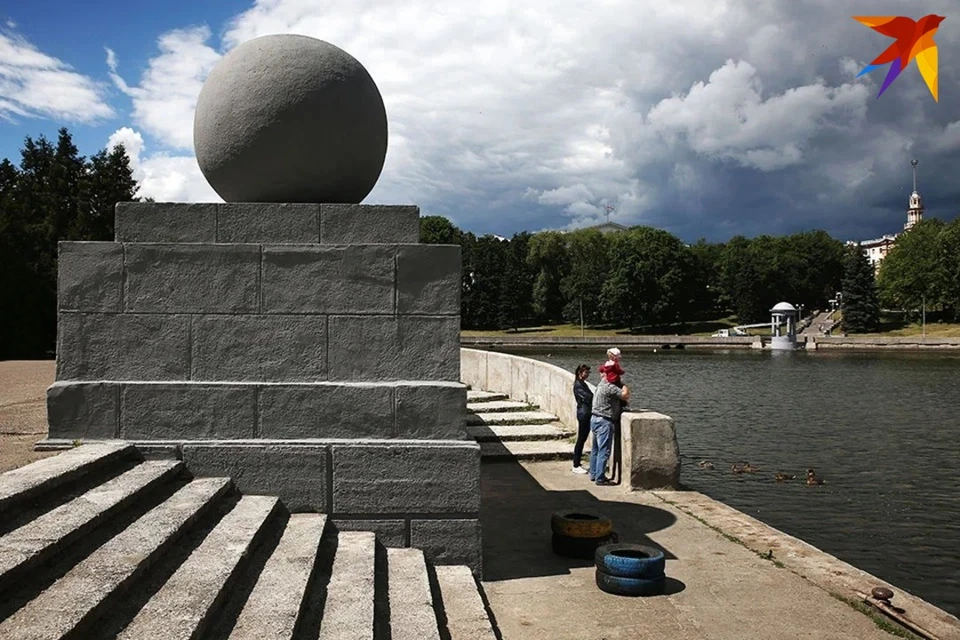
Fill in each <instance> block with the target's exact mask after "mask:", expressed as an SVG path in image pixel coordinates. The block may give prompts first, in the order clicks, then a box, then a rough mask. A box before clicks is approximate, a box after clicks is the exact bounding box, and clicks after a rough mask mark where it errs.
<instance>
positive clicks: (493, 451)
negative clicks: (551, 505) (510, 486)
mask: <svg viewBox="0 0 960 640" xmlns="http://www.w3.org/2000/svg"><path fill="white" fill-rule="evenodd" d="M588 452H589V449H586V450H585V451H584V454H586V453H588ZM480 455H481V456H482V457H483V458H488V459H503V460H564V459H568V458H571V457H572V456H573V444H572V443H571V442H570V441H569V440H538V441H517V442H511V441H507V442H503V441H499V442H481V443H480Z"/></svg>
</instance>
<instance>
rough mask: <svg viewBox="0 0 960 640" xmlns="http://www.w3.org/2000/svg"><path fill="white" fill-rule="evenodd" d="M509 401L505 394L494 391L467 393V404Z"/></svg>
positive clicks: (472, 391)
mask: <svg viewBox="0 0 960 640" xmlns="http://www.w3.org/2000/svg"><path fill="white" fill-rule="evenodd" d="M468 389H469V387H468ZM509 399H510V396H509V395H507V394H506V393H497V392H496V391H480V390H469V391H467V402H468V403H479V402H496V401H499V400H509Z"/></svg>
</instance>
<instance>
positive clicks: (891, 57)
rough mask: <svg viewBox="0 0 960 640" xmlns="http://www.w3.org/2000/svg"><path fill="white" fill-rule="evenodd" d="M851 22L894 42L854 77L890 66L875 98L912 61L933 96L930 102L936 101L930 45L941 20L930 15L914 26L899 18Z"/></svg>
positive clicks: (933, 51) (858, 18)
mask: <svg viewBox="0 0 960 640" xmlns="http://www.w3.org/2000/svg"><path fill="white" fill-rule="evenodd" d="M853 19H854V20H856V21H857V22H860V23H862V24H865V25H867V26H868V27H870V28H871V29H873V30H874V31H876V32H878V33H882V34H883V35H885V36H888V37H890V38H896V39H897V41H896V42H894V43H893V44H892V45H890V46H889V47H888V48H887V50H886V51H884V52H883V53H881V54H880V55H879V56H877V58H876V60H874V61H873V62H871V63H870V64H869V65H867V68H866V69H864V70H863V71H861V72H860V73H858V74H857V77H858V78H859V77H860V76H862V75H863V74H865V73H869V72H871V71H873V70H874V69H876V68H877V67H879V66H882V65H885V64H887V63H888V62H892V63H893V64H892V65H890V71H889V72H887V78H886V80H884V81H883V86H882V87H880V93H878V94H877V97H878V98H879V97H880V96H882V95H883V92H884V91H886V90H887V87H889V86H890V83H892V82H893V81H894V80H896V79H897V76H899V75H900V72H901V71H903V70H904V69H906V68H907V65H909V64H910V61H911V60H913V59H914V58H916V59H917V67H919V68H920V75H922V76H923V79H924V81H925V82H926V83H927V87H928V88H929V89H930V93H932V94H933V99H934V100H936V101H937V102H939V101H940V98H939V96H938V93H939V84H938V83H937V77H938V74H937V43H936V42H934V41H933V36H934V34H936V33H937V29H938V28H939V27H940V23H941V22H943V20H944V17H943V16H938V15H934V14H930V15H929V16H924V17H922V18H920V20H918V21H917V22H914V21H913V20H911V19H910V18H904V17H903V16H899V17H896V16H853Z"/></svg>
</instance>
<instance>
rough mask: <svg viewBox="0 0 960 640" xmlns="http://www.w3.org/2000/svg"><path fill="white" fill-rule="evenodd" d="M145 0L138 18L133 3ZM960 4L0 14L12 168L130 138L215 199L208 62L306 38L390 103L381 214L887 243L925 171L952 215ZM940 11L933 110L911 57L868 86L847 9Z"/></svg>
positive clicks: (360, 0) (110, 2) (296, 2)
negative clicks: (404, 208) (203, 167)
mask: <svg viewBox="0 0 960 640" xmlns="http://www.w3.org/2000/svg"><path fill="white" fill-rule="evenodd" d="M133 5H139V6H133ZM958 7H960V5H958V4H957V3H956V2H955V0H954V1H951V0H929V1H920V2H918V1H916V0H912V1H909V2H908V1H903V2H894V1H886V2H883V1H881V2H877V1H875V0H871V1H869V2H867V1H866V0H862V1H857V2H845V1H843V0H763V1H761V0H683V1H682V2H681V1H677V2H660V1H649V0H595V1H593V2H583V1H582V0H577V1H575V2H574V1H569V0H551V1H550V2H547V1H546V0H540V1H531V2H526V3H521V2H506V1H505V0H484V1H483V2H476V1H475V0H471V1H463V0H445V1H444V2H437V1H432V0H376V1H374V0H349V1H347V2H342V1H341V2H324V1H322V0H321V1H318V0H256V2H253V3H252V4H251V2H250V1H249V0H248V1H246V2H239V1H234V0H208V1H205V2H195V1H193V0H168V1H167V2H165V3H145V2H143V3H124V2H120V1H119V0H87V1H85V2H77V1H76V0H32V1H31V2H30V3H26V2H16V3H13V2H10V3H4V4H3V5H2V7H0V157H9V158H11V159H12V160H14V161H17V160H18V158H19V149H20V147H21V144H22V141H23V139H24V137H25V136H28V135H29V136H33V137H36V136H38V135H40V134H45V135H47V136H48V137H51V138H54V137H55V136H56V130H57V128H58V127H60V126H67V127H68V128H69V129H70V130H71V132H73V134H74V136H75V139H76V141H77V143H78V145H79V146H80V149H81V152H82V153H85V154H91V153H94V152H96V151H97V150H98V149H101V148H103V147H104V146H107V145H110V144H114V143H116V142H118V141H119V142H123V143H124V144H125V145H126V147H127V150H128V151H129V152H130V153H131V155H132V156H133V160H134V164H135V167H136V171H137V177H138V179H139V180H140V181H141V185H142V187H141V195H145V196H152V197H153V198H155V199H157V200H161V201H164V200H171V201H172V200H176V201H219V197H218V196H217V195H216V193H215V192H214V191H213V190H212V189H211V188H210V187H209V186H208V185H207V183H206V181H205V180H204V178H203V176H202V175H201V173H200V170H199V168H198V166H197V164H196V161H195V159H194V156H193V144H192V132H193V112H194V106H195V103H196V99H197V95H198V94H199V92H200V88H201V86H202V84H203V80H204V78H205V77H206V76H207V74H208V73H209V72H210V70H211V68H213V67H214V66H215V65H216V64H217V61H218V60H219V59H220V58H221V57H222V56H223V55H224V54H225V53H226V52H228V51H229V50H231V49H232V48H234V47H235V46H237V45H238V44H239V43H242V42H245V41H247V40H250V39H252V38H255V37H258V36H262V35H268V34H276V33H297V34H303V35H309V36H313V37H317V38H320V39H323V40H327V41H328V42H331V43H333V44H335V45H337V46H339V47H341V48H343V49H345V50H347V51H348V52H350V53H351V54H352V55H353V56H354V57H356V58H357V59H358V60H360V62H361V63H363V65H364V66H365V67H366V68H367V70H368V71H369V72H370V73H371V75H372V76H373V78H374V80H375V81H376V82H377V84H378V86H379V88H380V92H381V93H382V95H383V98H384V103H385V105H386V109H387V116H388V120H389V127H390V141H389V149H388V152H387V159H386V164H385V166H384V170H383V173H382V175H381V177H380V181H379V183H378V184H377V186H376V188H375V189H374V191H373V192H372V193H371V194H370V196H368V198H367V200H366V202H368V203H400V204H403V203H415V204H419V205H420V207H421V212H422V214H424V215H428V214H436V215H444V216H447V217H449V218H451V219H452V220H453V221H454V222H455V223H456V224H457V225H459V226H461V227H462V228H465V229H469V230H471V231H474V232H476V233H497V234H501V235H510V234H512V233H514V232H517V231H521V230H530V231H537V230H540V229H545V228H556V229H563V228H567V229H569V228H577V227H582V226H587V225H590V224H596V223H598V222H601V221H602V220H603V219H604V213H603V212H604V206H605V205H606V204H608V203H609V204H611V205H613V206H614V207H615V209H616V210H615V212H614V214H613V216H612V220H614V221H616V222H620V223H622V224H628V225H632V224H646V225H651V226H656V227H660V228H663V229H667V230H668V231H671V232H673V233H675V234H677V235H678V236H680V237H681V238H683V239H684V240H686V241H694V240H696V239H697V238H700V237H704V238H707V239H708V240H711V241H722V240H726V239H728V238H730V237H731V236H733V235H735V234H744V235H747V236H755V235H759V234H763V233H772V234H781V233H792V232H795V231H801V230H805V229H814V228H820V229H825V230H827V231H828V232H830V233H831V234H832V235H834V236H835V237H838V238H841V239H850V238H871V237H875V236H878V235H881V234H883V233H891V232H896V231H898V230H900V229H901V228H902V225H903V221H904V220H905V215H906V214H905V209H906V202H907V197H908V196H909V193H910V190H911V168H910V159H911V158H912V157H917V158H919V160H920V180H919V182H920V191H921V192H922V193H923V195H924V198H925V201H926V204H927V216H933V217H939V218H943V219H945V220H950V219H952V218H953V217H954V216H955V215H956V213H957V212H958V211H960V181H958V180H956V176H957V175H958V172H960V11H957V10H956V9H957V8H958ZM929 13H938V14H940V15H944V16H946V20H945V21H944V22H943V24H942V25H941V26H940V30H939V32H938V33H937V35H936V42H937V43H938V45H939V54H940V55H939V58H940V102H939V103H936V102H934V100H933V98H932V96H931V95H930V92H929V91H928V89H927V87H926V85H925V84H924V82H923V79H922V78H921V76H920V73H919V71H918V69H917V67H916V63H912V64H911V67H910V68H909V69H907V70H905V71H904V72H903V73H902V74H901V75H900V77H899V78H898V79H897V80H896V81H895V82H894V83H893V85H891V87H890V88H889V89H888V90H887V92H886V93H884V95H883V96H882V97H881V98H880V99H877V97H876V96H877V92H878V90H879V87H880V85H881V83H882V81H883V79H884V76H885V75H886V68H884V69H878V70H876V71H874V72H872V73H870V74H867V75H866V76H863V77H861V78H855V76H856V75H857V73H858V72H859V71H860V70H861V69H862V68H863V67H865V66H866V65H867V64H868V63H869V62H870V61H871V60H872V59H873V58H874V57H876V56H877V55H879V54H880V53H881V52H882V51H883V50H884V49H885V48H886V47H887V46H889V45H890V44H891V43H892V42H893V41H892V40H891V39H888V38H887V37H885V36H883V35H881V34H878V33H876V32H874V31H872V30H870V29H869V28H867V27H865V26H863V25H861V24H860V23H858V22H856V21H854V20H852V19H851V16H852V15H905V16H908V17H911V18H914V19H919V18H920V17H922V16H923V15H925V14H929Z"/></svg>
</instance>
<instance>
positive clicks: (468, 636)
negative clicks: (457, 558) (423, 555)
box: [435, 566, 497, 640]
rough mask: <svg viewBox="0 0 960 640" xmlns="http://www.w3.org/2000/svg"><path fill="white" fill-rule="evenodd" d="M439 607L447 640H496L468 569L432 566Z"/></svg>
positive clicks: (477, 587)
mask: <svg viewBox="0 0 960 640" xmlns="http://www.w3.org/2000/svg"><path fill="white" fill-rule="evenodd" d="M435 570H436V574H437V584H438V586H439V588H440V603H438V604H439V607H440V608H441V609H442V610H443V616H444V618H445V619H446V628H447V633H448V634H449V638H450V640H496V638H497V635H496V633H494V630H493V625H492V624H491V623H490V617H489V615H487V609H486V607H485V606H484V605H483V598H482V597H481V596H480V591H479V586H478V585H477V581H476V579H475V578H474V577H473V573H472V572H471V571H470V568H469V567H464V566H442V567H436V569H435Z"/></svg>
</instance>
